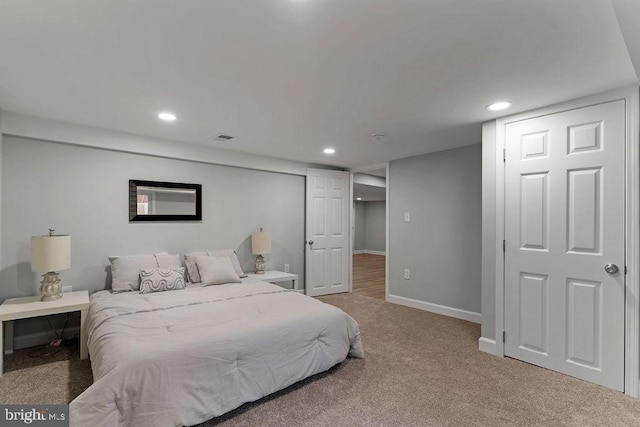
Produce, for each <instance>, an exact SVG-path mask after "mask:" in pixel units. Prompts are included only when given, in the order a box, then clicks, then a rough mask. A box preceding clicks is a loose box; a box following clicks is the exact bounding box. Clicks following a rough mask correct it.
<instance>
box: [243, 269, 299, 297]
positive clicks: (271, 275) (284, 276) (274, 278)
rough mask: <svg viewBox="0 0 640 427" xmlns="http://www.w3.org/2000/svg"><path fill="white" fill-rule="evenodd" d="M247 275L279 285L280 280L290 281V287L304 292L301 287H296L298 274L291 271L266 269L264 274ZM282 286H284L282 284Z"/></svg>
mask: <svg viewBox="0 0 640 427" xmlns="http://www.w3.org/2000/svg"><path fill="white" fill-rule="evenodd" d="M247 277H251V278H252V279H257V280H262V281H263V282H269V283H274V284H276V285H279V286H282V285H280V283H282V282H291V283H292V288H291V289H293V290H294V291H297V292H304V291H303V290H301V289H298V288H296V282H297V281H298V275H297V274H293V273H285V272H284V271H278V270H267V271H265V272H264V274H255V273H249V274H247ZM283 287H284V286H283Z"/></svg>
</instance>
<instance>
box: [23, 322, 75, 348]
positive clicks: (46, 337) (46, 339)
mask: <svg viewBox="0 0 640 427" xmlns="http://www.w3.org/2000/svg"><path fill="white" fill-rule="evenodd" d="M60 332H62V329H57V330H56V333H57V334H60ZM79 334H80V327H79V326H71V327H68V328H67V329H65V330H64V337H63V338H64V339H66V340H67V339H71V338H73V337H74V336H76V335H79ZM54 338H55V335H54V333H53V332H52V331H44V332H36V333H35V334H27V335H18V336H17V337H14V339H13V348H14V349H16V350H19V349H21V348H28V347H35V346H37V345H45V344H49V343H50V342H51V341H52V340H53V339H54Z"/></svg>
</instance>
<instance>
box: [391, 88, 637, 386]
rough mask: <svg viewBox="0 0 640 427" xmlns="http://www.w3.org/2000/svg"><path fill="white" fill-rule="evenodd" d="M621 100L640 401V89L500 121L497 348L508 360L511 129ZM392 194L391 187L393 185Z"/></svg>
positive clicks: (631, 373) (630, 377) (630, 363)
mask: <svg viewBox="0 0 640 427" xmlns="http://www.w3.org/2000/svg"><path fill="white" fill-rule="evenodd" d="M616 100H624V101H625V106H626V122H627V123H626V133H627V138H626V204H625V217H626V224H625V265H626V266H627V275H626V282H625V304H626V307H625V312H626V315H625V361H624V365H625V387H624V390H625V391H624V393H625V394H626V395H628V396H630V397H635V398H638V397H640V389H639V385H640V303H639V301H638V298H639V297H640V282H639V279H640V275H639V274H640V183H639V180H640V150H639V148H638V144H639V143H640V141H639V138H640V135H639V132H640V123H639V122H640V109H639V105H638V103H639V102H640V96H639V93H638V86H632V87H628V88H623V89H619V90H615V91H611V92H606V93H602V94H598V95H594V96H589V97H585V98H580V99H577V100H573V101H569V102H564V103H561V104H557V105H553V106H550V107H546V108H542V109H539V110H534V111H529V112H526V113H522V114H516V115H513V116H509V117H504V118H501V119H498V120H496V184H495V185H496V242H495V251H496V252H495V253H496V265H495V269H496V270H495V272H496V294H495V295H496V335H495V337H496V348H495V350H496V351H495V354H496V355H497V356H504V341H503V339H502V334H503V331H504V330H505V328H504V268H505V265H504V252H503V240H504V236H505V230H504V225H505V218H504V211H505V164H504V161H503V150H504V148H505V127H506V125H507V124H509V123H513V122H517V121H520V120H526V119H530V118H533V117H540V116H544V115H548V114H554V113H559V112H562V111H567V110H572V109H576V108H582V107H586V106H590V105H596V104H601V103H605V102H611V101H616ZM387 189H388V186H387Z"/></svg>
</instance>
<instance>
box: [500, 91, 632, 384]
mask: <svg viewBox="0 0 640 427" xmlns="http://www.w3.org/2000/svg"><path fill="white" fill-rule="evenodd" d="M505 207H506V211H505V239H506V250H505V332H506V337H505V346H504V350H505V354H506V355H507V356H510V357H514V358H517V359H520V360H524V361H525V362H529V363H532V364H534V365H539V366H542V367H545V368H548V369H552V370H554V371H558V372H562V373H565V374H568V375H572V376H574V377H578V378H582V379H584V380H587V381H590V382H594V383H597V384H601V385H604V386H607V387H610V388H613V389H616V390H620V391H622V390H623V388H624V289H625V283H624V281H625V279H624V275H625V273H624V270H625V266H624V259H625V253H624V242H625V241H624V231H625V227H624V223H625V217H624V212H625V211H624V208H625V105H624V101H615V102H609V103H605V104H600V105H595V106H591V107H585V108H580V109H576V110H571V111H565V112H562V113H557V114H552V115H547V116H541V117H537V118H532V119H529V120H523V121H520V122H514V123H510V124H507V126H506V188H505ZM608 264H610V265H615V266H617V267H618V268H619V271H618V272H613V271H612V270H611V268H612V267H611V266H609V268H608V270H610V271H609V272H608V271H605V266H607V265H608Z"/></svg>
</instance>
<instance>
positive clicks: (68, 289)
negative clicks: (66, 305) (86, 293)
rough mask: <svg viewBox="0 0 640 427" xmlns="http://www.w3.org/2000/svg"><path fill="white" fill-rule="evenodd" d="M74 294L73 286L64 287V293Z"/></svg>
mask: <svg viewBox="0 0 640 427" xmlns="http://www.w3.org/2000/svg"><path fill="white" fill-rule="evenodd" d="M67 292H73V286H71V285H67V286H63V287H62V293H63V294H64V293H67Z"/></svg>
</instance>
